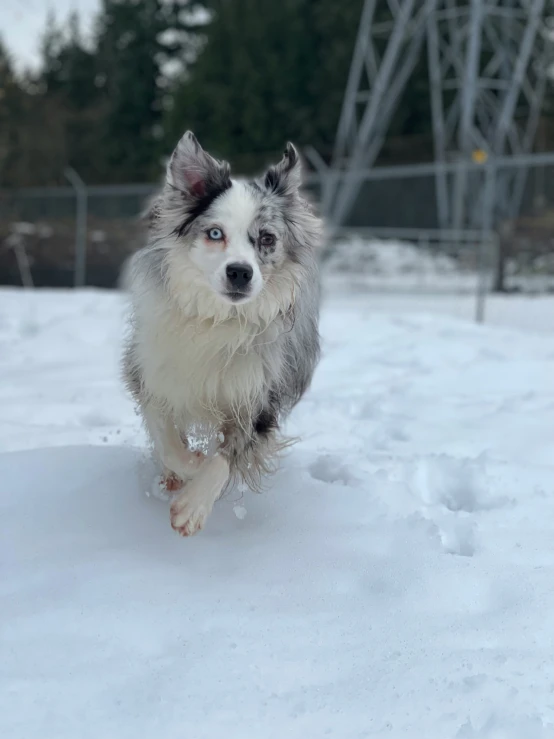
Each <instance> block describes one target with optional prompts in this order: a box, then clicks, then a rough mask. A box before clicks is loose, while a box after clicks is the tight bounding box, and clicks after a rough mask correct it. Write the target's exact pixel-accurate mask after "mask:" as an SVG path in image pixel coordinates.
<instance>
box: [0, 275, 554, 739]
mask: <svg viewBox="0 0 554 739" xmlns="http://www.w3.org/2000/svg"><path fill="white" fill-rule="evenodd" d="M472 310H473V301H472V298H471V296H457V297H456V296H452V295H440V296H429V295H424V296H415V297H413V296H412V297H410V296H407V295H404V296H398V295H396V296H393V295H376V294H374V293H372V292H367V291H365V292H364V290H363V288H362V286H361V285H359V286H358V289H357V290H352V291H350V292H349V293H348V294H344V293H342V292H337V288H336V286H334V285H331V284H328V286H327V290H326V297H325V305H324V310H323V316H322V333H323V338H324V343H323V347H324V351H323V360H322V362H321V365H320V368H319V370H318V372H317V375H316V377H315V379H314V383H313V386H312V388H311V390H310V392H309V393H308V395H307V396H306V398H305V399H304V400H303V402H302V403H301V405H300V406H299V407H298V408H297V409H296V411H295V412H294V414H293V416H292V417H291V419H290V422H289V424H288V427H287V431H288V432H289V433H291V434H292V435H299V436H301V437H302V440H301V441H300V442H299V443H298V444H297V445H296V446H295V447H293V448H292V450H291V451H289V453H288V455H287V456H286V458H285V460H284V463H283V466H282V469H281V470H280V472H279V473H278V474H277V475H276V476H275V477H274V478H273V479H272V480H271V482H270V483H269V485H268V489H267V491H266V492H265V493H264V494H262V495H253V494H251V493H249V492H247V491H244V490H235V491H232V492H231V493H230V494H229V495H228V497H226V498H224V499H223V500H221V501H220V502H219V503H218V504H217V505H216V509H215V511H214V514H213V516H212V518H211V519H210V520H209V522H208V525H207V528H206V529H205V531H204V532H202V533H201V534H200V535H198V536H196V537H194V538H192V539H190V540H184V539H181V538H180V537H178V536H177V535H176V534H174V532H172V530H171V528H170V526H169V511H168V503H167V501H166V500H163V499H161V498H162V497H163V496H160V495H156V485H155V470H154V468H153V466H152V463H151V462H150V460H149V457H148V455H147V452H146V449H145V438H144V435H143V433H142V431H141V429H140V424H139V420H138V418H137V416H136V415H135V414H134V410H133V407H132V404H131V402H130V401H129V399H128V398H127V397H126V396H125V394H124V392H123V390H122V388H121V385H120V382H119V378H118V355H119V342H120V337H121V333H122V325H123V301H122V298H121V296H120V295H118V294H117V293H115V292H102V291H96V290H86V291H81V292H72V291H27V292H24V291H20V290H15V289H14V290H7V289H5V290H2V291H0V480H2V484H1V486H0V491H1V494H0V507H1V512H0V532H1V533H0V541H1V545H0V546H1V549H0V552H1V554H0V563H1V564H0V566H1V569H2V577H1V579H0V599H1V602H0V613H1V614H2V615H1V616H0V624H1V628H0V635H1V636H0V639H1V640H2V641H1V643H0V654H1V658H0V736H2V737H9V739H34V738H35V737H37V738H38V737H40V739H75V738H76V737H79V739H99V738H100V737H101V738H102V739H127V738H129V739H131V737H132V738H133V739H150V738H151V737H163V739H182V738H183V737H186V739H219V738H220V737H225V738H226V739H260V737H264V739H282V738H283V737H287V739H312V738H313V739H320V738H323V737H326V736H328V737H337V738H338V739H358V738H361V737H366V738H367V737H380V736H383V737H389V738H392V739H394V738H396V737H409V738H412V737H413V738H414V739H419V738H420V737H425V739H450V738H452V739H476V738H477V737H479V738H483V739H546V738H550V737H553V736H554V626H553V618H552V614H553V613H554V536H553V534H552V526H553V523H552V522H553V521H554V437H553V434H552V429H553V428H554V299H553V298H548V297H534V298H522V297H515V296H512V297H505V298H493V299H491V300H490V301H489V303H488V306H487V319H488V323H487V324H486V325H485V326H477V325H475V324H473V323H472V322H471V316H472Z"/></svg>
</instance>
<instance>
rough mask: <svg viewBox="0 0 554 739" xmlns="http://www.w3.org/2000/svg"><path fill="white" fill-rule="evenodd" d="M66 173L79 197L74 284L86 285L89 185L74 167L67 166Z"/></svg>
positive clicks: (76, 219) (76, 220)
mask: <svg viewBox="0 0 554 739" xmlns="http://www.w3.org/2000/svg"><path fill="white" fill-rule="evenodd" d="M64 175H65V176H66V178H67V179H68V180H69V182H70V183H71V184H72V186H73V189H74V190H75V196H76V198H77V214H76V218H75V262H74V265H75V266H74V285H75V287H84V285H85V281H86V267H87V206H88V193H87V186H86V185H85V183H84V182H83V180H82V179H81V178H80V177H79V175H78V174H77V172H76V171H75V170H74V169H73V167H66V168H65V170H64Z"/></svg>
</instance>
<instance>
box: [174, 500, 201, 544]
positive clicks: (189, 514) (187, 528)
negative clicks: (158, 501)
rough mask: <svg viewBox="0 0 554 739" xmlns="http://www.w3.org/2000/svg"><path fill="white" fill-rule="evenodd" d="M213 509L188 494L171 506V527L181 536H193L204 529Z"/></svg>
mask: <svg viewBox="0 0 554 739" xmlns="http://www.w3.org/2000/svg"><path fill="white" fill-rule="evenodd" d="M210 512H211V508H209V507H207V506H206V505H205V504H204V503H202V502H200V501H199V500H198V499H195V498H194V497H192V498H191V497H189V496H187V495H186V494H185V495H182V496H180V497H179V498H177V500H174V501H173V503H172V504H171V512H170V516H171V526H172V528H173V529H174V530H175V531H176V532H177V533H178V534H180V535H181V536H193V535H194V534H196V533H198V531H200V530H201V529H203V528H204V524H205V523H206V519H207V518H208V516H209V515H210Z"/></svg>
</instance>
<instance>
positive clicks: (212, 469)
mask: <svg viewBox="0 0 554 739" xmlns="http://www.w3.org/2000/svg"><path fill="white" fill-rule="evenodd" d="M228 479H229V462H228V461H227V459H226V458H225V457H224V456H222V455H221V454H215V455H214V456H213V457H210V458H209V459H206V461H205V462H204V464H203V465H202V466H201V467H200V469H199V471H198V474H197V475H196V476H195V477H194V479H193V480H192V481H191V482H190V483H189V485H188V486H187V489H186V491H185V492H183V493H181V494H180V495H179V496H178V497H177V498H176V499H175V500H174V501H173V503H172V504H171V526H172V527H173V528H174V529H175V531H177V532H178V533H179V534H181V536H192V535H193V534H196V532H197V531H200V529H202V528H203V527H204V524H205V523H206V519H207V518H208V516H209V515H210V513H211V510H212V508H213V505H214V503H215V502H216V500H217V499H218V498H219V496H220V495H221V493H222V491H223V488H224V487H225V485H226V483H227V481H228Z"/></svg>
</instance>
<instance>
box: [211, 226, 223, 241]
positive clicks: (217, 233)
mask: <svg viewBox="0 0 554 739" xmlns="http://www.w3.org/2000/svg"><path fill="white" fill-rule="evenodd" d="M208 238H209V239H210V240H211V241H221V240H222V239H223V231H222V230H221V229H220V228H210V230H209V231H208Z"/></svg>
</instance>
